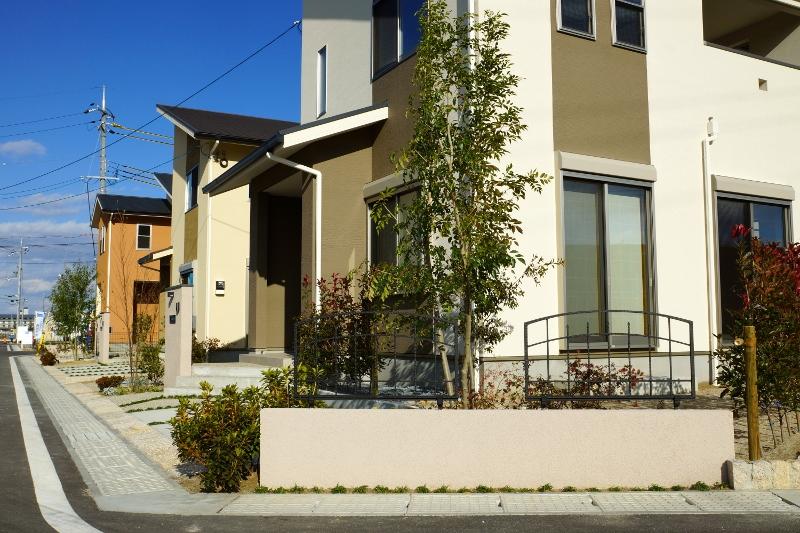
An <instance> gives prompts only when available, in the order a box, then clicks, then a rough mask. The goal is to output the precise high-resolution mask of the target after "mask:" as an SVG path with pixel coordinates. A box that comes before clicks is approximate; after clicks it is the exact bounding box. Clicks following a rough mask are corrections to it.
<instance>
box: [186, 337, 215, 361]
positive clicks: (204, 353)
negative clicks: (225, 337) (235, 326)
mask: <svg viewBox="0 0 800 533" xmlns="http://www.w3.org/2000/svg"><path fill="white" fill-rule="evenodd" d="M221 347H222V341H220V340H219V339H215V338H213V337H212V338H210V339H206V340H204V341H198V340H197V337H194V336H192V363H207V362H208V354H209V353H210V352H213V351H215V350H219V349H220V348H221Z"/></svg>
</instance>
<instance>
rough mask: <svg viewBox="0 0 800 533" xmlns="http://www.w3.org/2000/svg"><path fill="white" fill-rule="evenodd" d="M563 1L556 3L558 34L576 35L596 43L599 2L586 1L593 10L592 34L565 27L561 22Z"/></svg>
mask: <svg viewBox="0 0 800 533" xmlns="http://www.w3.org/2000/svg"><path fill="white" fill-rule="evenodd" d="M562 1H563V0H558V2H556V30H557V31H558V32H560V33H565V34H567V35H574V36H576V37H582V38H584V39H590V40H592V41H596V40H597V0H586V1H587V4H588V5H589V6H590V8H591V12H590V13H589V16H590V17H591V19H592V32H591V33H586V32H584V31H581V30H575V29H572V28H567V27H566V26H564V23H563V21H562V20H561V19H562V17H561V11H562V10H561V3H562ZM612 2H613V0H612Z"/></svg>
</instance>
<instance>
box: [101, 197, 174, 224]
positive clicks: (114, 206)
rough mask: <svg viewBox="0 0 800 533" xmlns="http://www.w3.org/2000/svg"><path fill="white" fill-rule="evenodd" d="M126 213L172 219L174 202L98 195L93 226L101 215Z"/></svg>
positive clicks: (162, 199)
mask: <svg viewBox="0 0 800 533" xmlns="http://www.w3.org/2000/svg"><path fill="white" fill-rule="evenodd" d="M101 212H103V213H124V214H126V215H136V216H152V217H170V216H172V202H170V201H169V200H168V199H166V198H152V197H149V196H125V195H121V194H98V195H97V198H96V199H95V202H94V211H93V212H92V226H93V227H94V226H97V222H98V221H97V219H98V217H99V215H100V213H101Z"/></svg>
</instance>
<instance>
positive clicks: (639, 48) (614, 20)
mask: <svg viewBox="0 0 800 533" xmlns="http://www.w3.org/2000/svg"><path fill="white" fill-rule="evenodd" d="M618 3H622V4H625V5H628V6H630V7H633V8H636V9H641V10H642V46H636V45H635V44H630V43H624V42H621V41H620V40H619V39H617V4H618ZM611 44H612V45H614V46H616V47H619V48H625V49H626V50H632V51H634V52H641V53H643V54H646V53H647V0H642V5H641V6H637V5H636V4H633V3H631V2H630V1H628V0H611Z"/></svg>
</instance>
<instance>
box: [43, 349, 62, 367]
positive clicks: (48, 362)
mask: <svg viewBox="0 0 800 533" xmlns="http://www.w3.org/2000/svg"><path fill="white" fill-rule="evenodd" d="M39 361H41V362H42V366H54V365H57V364H58V358H57V357H56V356H55V354H54V353H53V352H51V351H49V350H48V349H46V348H42V349H41V350H39Z"/></svg>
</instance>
